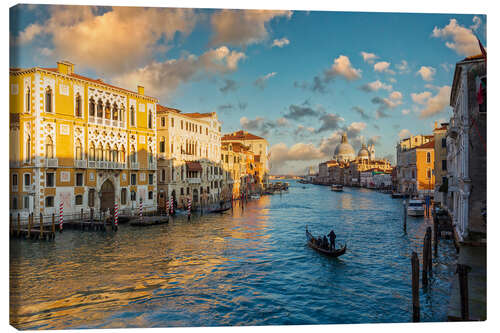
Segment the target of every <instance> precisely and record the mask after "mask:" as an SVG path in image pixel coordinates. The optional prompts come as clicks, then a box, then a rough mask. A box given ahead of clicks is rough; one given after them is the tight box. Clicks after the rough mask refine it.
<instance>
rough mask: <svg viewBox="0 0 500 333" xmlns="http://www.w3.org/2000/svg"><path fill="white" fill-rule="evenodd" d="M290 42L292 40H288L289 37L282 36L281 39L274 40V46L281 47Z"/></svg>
mask: <svg viewBox="0 0 500 333" xmlns="http://www.w3.org/2000/svg"><path fill="white" fill-rule="evenodd" d="M288 44H290V41H289V40H288V38H286V37H283V38H280V39H275V40H273V44H272V47H274V46H277V47H280V48H281V47H283V46H285V45H288Z"/></svg>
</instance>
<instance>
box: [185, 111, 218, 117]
mask: <svg viewBox="0 0 500 333" xmlns="http://www.w3.org/2000/svg"><path fill="white" fill-rule="evenodd" d="M183 114H184V115H185V116H188V117H191V118H206V117H211V116H212V114H213V112H209V113H198V112H193V113H183Z"/></svg>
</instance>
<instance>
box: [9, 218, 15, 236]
mask: <svg viewBox="0 0 500 333" xmlns="http://www.w3.org/2000/svg"><path fill="white" fill-rule="evenodd" d="M9 226H10V235H11V236H12V235H14V222H13V221H12V213H10V215H9Z"/></svg>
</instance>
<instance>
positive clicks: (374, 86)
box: [361, 80, 392, 92]
mask: <svg viewBox="0 0 500 333" xmlns="http://www.w3.org/2000/svg"><path fill="white" fill-rule="evenodd" d="M361 89H362V90H364V91H367V92H370V91H378V90H380V89H384V90H387V91H391V90H392V86H391V85H390V84H385V83H382V82H380V80H377V81H373V82H370V83H367V84H365V85H363V86H361Z"/></svg>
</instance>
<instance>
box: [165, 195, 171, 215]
mask: <svg viewBox="0 0 500 333" xmlns="http://www.w3.org/2000/svg"><path fill="white" fill-rule="evenodd" d="M165 211H166V212H167V216H169V215H170V200H168V198H167V199H166V200H165Z"/></svg>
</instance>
